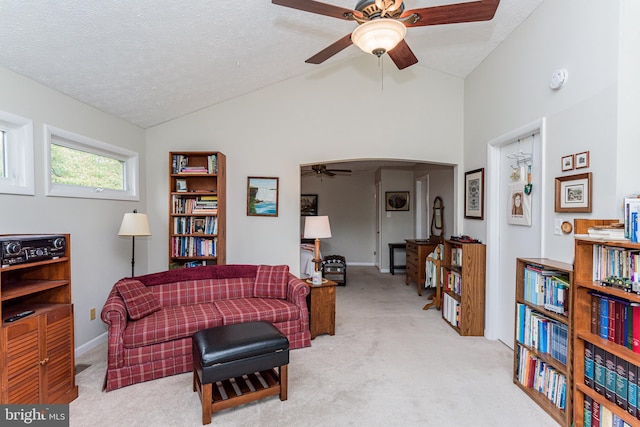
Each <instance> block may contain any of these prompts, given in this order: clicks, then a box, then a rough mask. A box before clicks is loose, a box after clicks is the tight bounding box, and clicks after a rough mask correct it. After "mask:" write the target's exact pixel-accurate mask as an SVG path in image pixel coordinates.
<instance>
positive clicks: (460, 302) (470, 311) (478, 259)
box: [442, 240, 486, 336]
mask: <svg viewBox="0 0 640 427" xmlns="http://www.w3.org/2000/svg"><path fill="white" fill-rule="evenodd" d="M485 259H486V246H485V245H483V244H482V243H461V242H457V241H453V240H445V241H444V263H443V265H442V267H443V268H444V282H443V295H442V298H443V299H442V318H443V319H444V320H445V321H446V322H447V323H448V324H449V325H451V327H452V328H453V329H455V330H456V331H457V332H458V333H459V334H460V335H464V336H483V335H484V299H485ZM454 278H455V280H454ZM454 282H455V283H456V284H457V285H455V284H454Z"/></svg>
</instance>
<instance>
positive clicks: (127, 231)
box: [118, 209, 151, 277]
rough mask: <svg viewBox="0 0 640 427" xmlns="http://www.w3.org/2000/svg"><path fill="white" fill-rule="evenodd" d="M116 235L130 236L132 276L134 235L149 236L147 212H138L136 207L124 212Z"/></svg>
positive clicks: (132, 270)
mask: <svg viewBox="0 0 640 427" xmlns="http://www.w3.org/2000/svg"><path fill="white" fill-rule="evenodd" d="M118 236H131V277H133V276H134V265H135V263H136V236H151V228H150V227H149V218H147V214H143V213H138V210H137V209H134V210H133V213H129V212H128V213H125V214H124V218H122V224H120V231H119V232H118Z"/></svg>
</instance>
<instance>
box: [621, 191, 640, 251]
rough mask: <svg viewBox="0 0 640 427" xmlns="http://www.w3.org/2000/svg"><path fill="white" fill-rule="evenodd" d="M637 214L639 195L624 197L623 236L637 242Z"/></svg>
mask: <svg viewBox="0 0 640 427" xmlns="http://www.w3.org/2000/svg"><path fill="white" fill-rule="evenodd" d="M638 216H640V196H636V197H625V199H624V237H626V238H627V239H629V240H631V241H632V242H638V237H639V236H638V219H640V218H638Z"/></svg>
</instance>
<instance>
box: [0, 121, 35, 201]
mask: <svg viewBox="0 0 640 427" xmlns="http://www.w3.org/2000/svg"><path fill="white" fill-rule="evenodd" d="M33 183H34V178H33V122H32V121H31V120H29V119H25V118H24V117H20V116H16V115H14V114H10V113H5V112H4V111H0V193H6V194H27V195H33V194H34V184H33Z"/></svg>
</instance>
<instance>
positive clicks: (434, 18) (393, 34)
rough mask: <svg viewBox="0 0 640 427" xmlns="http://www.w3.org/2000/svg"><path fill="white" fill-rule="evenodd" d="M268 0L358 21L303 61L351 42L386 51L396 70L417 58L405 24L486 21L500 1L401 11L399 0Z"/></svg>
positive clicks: (321, 57)
mask: <svg viewBox="0 0 640 427" xmlns="http://www.w3.org/2000/svg"><path fill="white" fill-rule="evenodd" d="M271 2H272V3H273V4H276V5H279V6H286V7H290V8H293V9H298V10H303V11H306V12H311V13H317V14H319V15H325V16H330V17H333V18H338V19H344V20H347V21H356V22H357V23H358V27H357V28H356V29H355V30H354V31H353V32H352V33H351V34H347V35H346V36H344V37H343V38H341V39H340V40H338V41H337V42H335V43H333V44H332V45H330V46H328V47H327V48H325V49H323V50H321V51H320V52H318V53H317V54H315V55H313V56H312V57H311V58H309V59H307V60H306V61H305V62H307V63H309V64H321V63H323V62H324V61H326V60H327V59H329V58H331V57H332V56H333V55H335V54H337V53H338V52H340V51H342V50H343V49H345V48H347V47H349V46H350V45H352V44H355V45H356V46H358V47H359V48H360V49H362V50H363V51H364V52H367V53H371V54H373V55H376V56H377V57H380V56H382V55H383V54H385V53H388V54H389V57H390V58H391V60H392V61H393V62H394V64H396V66H397V67H398V69H400V70H402V69H404V68H407V67H409V66H411V65H413V64H415V63H417V62H418V58H416V56H415V55H414V53H413V52H412V51H411V49H410V48H409V45H408V44H407V42H406V41H405V40H404V36H405V34H406V32H407V28H411V27H424V26H427V25H443V24H457V23H462V22H477V21H490V20H491V19H493V16H494V15H495V13H496V9H497V8H498V4H500V0H479V1H470V2H466V3H456V4H447V5H442V6H432V7H423V8H419V9H411V10H406V11H405V10H404V2H403V1H402V0H359V1H358V3H357V4H356V6H355V9H346V8H343V7H339V6H334V5H331V4H327V3H321V2H318V1H314V0H272V1H271Z"/></svg>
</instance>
